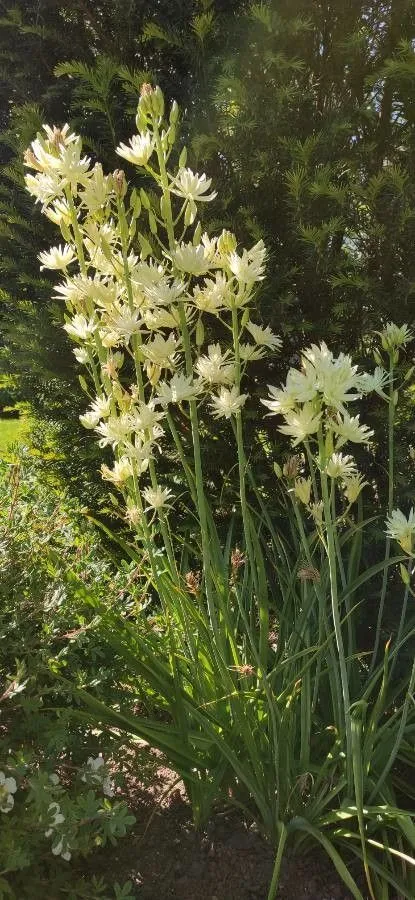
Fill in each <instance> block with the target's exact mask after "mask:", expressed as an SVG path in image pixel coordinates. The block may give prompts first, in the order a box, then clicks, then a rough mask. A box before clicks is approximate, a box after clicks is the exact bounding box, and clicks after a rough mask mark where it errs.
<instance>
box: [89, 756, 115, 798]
mask: <svg viewBox="0 0 415 900" xmlns="http://www.w3.org/2000/svg"><path fill="white" fill-rule="evenodd" d="M81 777H82V781H85V782H87V783H88V784H91V785H94V786H99V787H101V788H102V791H103V793H104V794H105V796H106V797H113V796H114V783H113V781H111V778H110V777H109V775H108V772H107V770H106V768H105V760H104V759H103V757H102V756H97V757H96V758H95V759H94V758H93V757H92V756H90V757H89V758H88V760H87V762H86V765H85V769H84V772H83V774H82V776H81Z"/></svg>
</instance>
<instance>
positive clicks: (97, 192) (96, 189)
mask: <svg viewBox="0 0 415 900" xmlns="http://www.w3.org/2000/svg"><path fill="white" fill-rule="evenodd" d="M111 191H112V186H111V181H110V177H109V176H108V175H104V173H103V171H102V166H101V164H100V163H96V164H95V166H94V168H93V169H92V172H91V176H90V178H88V181H87V182H86V184H85V187H84V189H83V191H82V192H81V195H80V196H81V200H82V203H83V204H84V206H86V207H87V209H88V210H89V212H90V213H92V214H93V213H95V212H97V210H99V209H102V207H103V206H104V205H105V203H106V202H107V200H108V197H109V196H110V194H111Z"/></svg>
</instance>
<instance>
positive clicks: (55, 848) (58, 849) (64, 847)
mask: <svg viewBox="0 0 415 900" xmlns="http://www.w3.org/2000/svg"><path fill="white" fill-rule="evenodd" d="M52 853H53V855H54V856H61V857H62V859H64V860H66V862H69V860H70V858H71V853H70V852H69V850H68V844H67V842H65V844H64V840H63V838H62V837H58V840H57V841H56V843H54V844H53V845H52Z"/></svg>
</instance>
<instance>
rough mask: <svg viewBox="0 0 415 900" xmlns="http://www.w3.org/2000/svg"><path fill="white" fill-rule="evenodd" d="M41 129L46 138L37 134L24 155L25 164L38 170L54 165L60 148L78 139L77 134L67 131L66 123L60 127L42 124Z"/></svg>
mask: <svg viewBox="0 0 415 900" xmlns="http://www.w3.org/2000/svg"><path fill="white" fill-rule="evenodd" d="M43 129H44V131H45V132H46V139H45V138H44V136H43V135H42V134H38V135H37V138H36V140H34V141H33V142H32V144H31V146H30V147H29V149H28V150H26V153H25V156H24V164H25V166H29V168H31V169H37V171H38V172H42V171H44V170H46V169H49V168H51V167H52V168H53V167H55V166H56V159H57V158H58V153H59V150H60V148H61V147H65V146H68V144H72V143H74V142H75V141H79V138H78V136H77V135H76V134H74V133H73V132H70V131H69V125H68V123H66V124H65V125H63V127H62V128H59V127H58V126H57V125H53V126H52V127H51V126H50V125H44V126H43Z"/></svg>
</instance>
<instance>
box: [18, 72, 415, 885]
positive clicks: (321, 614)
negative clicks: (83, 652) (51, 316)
mask: <svg viewBox="0 0 415 900" xmlns="http://www.w3.org/2000/svg"><path fill="white" fill-rule="evenodd" d="M177 123H178V109H177V106H176V104H175V103H173V106H172V108H171V110H170V114H169V117H168V121H166V120H165V111H164V99H163V96H162V94H161V92H160V90H159V89H158V88H155V89H153V88H152V87H150V86H149V85H144V86H143V89H142V94H141V97H140V101H139V104H138V112H137V129H138V133H137V134H136V135H134V136H133V137H132V138H131V140H130V142H129V145H125V144H121V145H120V146H119V148H118V151H117V152H118V153H119V155H120V156H121V157H122V158H124V159H125V160H127V161H128V162H129V163H131V164H133V165H135V166H137V167H138V169H139V172H140V175H142V176H149V177H150V178H151V179H152V182H153V189H152V191H151V193H147V192H146V191H144V190H143V189H141V190H140V192H137V190H136V189H133V190H131V191H130V192H129V190H128V186H127V183H126V179H125V175H124V173H123V172H122V171H120V170H117V171H115V172H114V173H113V174H112V175H105V174H104V173H103V171H102V168H101V166H100V165H99V164H96V165H95V166H93V167H91V163H90V160H89V159H88V158H86V157H85V156H82V145H81V140H80V138H79V137H78V136H76V135H74V134H71V133H70V131H69V127H68V126H67V125H65V126H64V127H63V128H50V127H45V135H43V136H40V135H39V136H38V137H37V139H36V140H35V141H34V142H33V144H32V146H31V148H30V149H29V150H28V151H27V154H26V163H27V165H28V166H29V167H30V168H31V169H32V170H34V172H35V174H29V175H28V176H27V179H26V181H27V187H28V189H29V191H30V192H31V193H32V194H33V195H34V196H35V197H36V198H37V200H39V201H40V202H41V203H42V205H43V210H44V212H45V214H46V215H47V216H48V217H49V218H50V219H51V220H52V221H54V222H56V224H57V225H58V226H59V227H60V229H61V233H62V238H63V241H64V242H65V243H64V244H60V245H59V246H56V247H52V248H51V250H49V251H48V252H45V253H43V254H41V263H42V265H43V266H45V267H48V268H52V269H57V270H60V271H62V272H63V273H64V276H65V277H64V281H63V282H62V283H61V284H59V285H58V286H57V288H56V294H57V296H59V297H61V298H63V299H64V300H65V302H66V307H67V311H68V321H67V323H66V325H65V328H66V331H67V333H68V335H69V336H70V337H71V338H72V339H73V340H74V341H75V342H76V344H77V346H76V348H75V350H74V353H75V356H76V358H77V360H78V361H79V362H80V363H81V364H82V365H84V366H85V367H86V371H87V373H88V381H86V380H84V379H83V384H84V386H85V390H86V391H87V392H88V393H89V394H90V396H91V404H90V406H89V408H88V410H87V411H86V412H85V415H84V416H83V417H82V420H83V423H84V425H85V426H86V427H87V428H90V429H94V430H95V431H96V432H97V434H98V435H99V441H100V445H101V446H102V447H107V446H110V447H112V449H113V451H114V462H113V465H112V467H109V466H107V465H103V467H102V474H103V477H104V479H106V480H108V481H110V482H112V483H113V484H114V485H115V486H116V487H117V488H118V489H119V491H120V494H121V496H122V501H121V502H122V505H123V506H124V512H125V516H126V518H127V521H128V523H129V525H130V527H131V529H132V532H133V535H134V537H133V539H132V541H131V543H130V545H129V546H127V544H125V545H124V547H125V549H126V550H127V551H128V552H129V553H130V555H131V556H132V558H134V559H135V560H136V561H137V562H138V564H139V570H140V573H141V576H142V579H143V595H144V594H145V593H147V594H148V595H149V597H150V599H151V603H152V606H151V607H150V609H151V612H152V616H151V617H149V618H148V619H147V620H146V621H145V622H144V627H140V629H138V628H137V627H136V625H135V623H134V620H132V619H131V617H130V619H128V617H127V616H126V617H124V618H123V617H118V616H116V615H115V614H112V613H111V612H108V610H105V611H103V614H102V619H103V622H102V627H103V629H104V632H105V634H106V640H107V641H108V643H109V644H110V646H112V647H113V649H114V651H115V652H116V653H117V654H118V655H119V657H121V658H122V659H123V660H124V661H125V665H126V666H127V667H128V669H129V672H130V675H131V673H136V675H137V679H140V680H144V682H145V683H146V684H147V687H148V690H149V693H150V694H151V697H152V704H153V705H155V706H156V707H158V715H157V716H156V717H154V719H151V718H144V717H142V716H134V715H133V714H132V713H130V712H129V711H128V709H127V708H125V709H124V708H123V709H115V708H110V707H109V706H105V705H104V704H103V703H101V702H99V701H98V700H97V699H95V698H94V696H93V694H92V693H90V692H88V691H87V690H85V691H79V692H78V693H79V695H80V697H81V698H82V699H83V700H84V702H85V703H86V704H87V705H88V707H89V709H90V713H91V715H94V716H95V717H96V718H97V719H99V720H100V722H102V723H107V724H109V725H113V726H114V725H115V726H117V727H118V728H123V729H126V730H127V731H129V732H131V733H133V734H137V735H139V736H140V737H141V738H144V739H146V740H147V741H149V742H150V743H151V744H152V745H153V746H156V747H158V748H159V749H161V750H162V751H163V752H164V753H165V754H166V756H167V757H168V759H169V761H170V763H171V765H172V766H174V767H175V768H176V769H177V771H178V772H179V773H180V774H181V775H182V777H183V779H184V781H185V784H186V787H187V790H188V793H189V797H190V799H191V802H192V804H193V809H194V816H195V821H196V823H197V824H199V823H201V822H203V821H204V820H205V819H206V817H207V816H208V815H209V811H210V809H211V806H212V803H213V802H214V801H215V800H217V799H219V798H222V800H223V799H224V798H225V799H226V801H227V802H231V803H233V804H236V805H237V806H239V807H240V808H242V810H244V812H245V814H246V815H247V816H248V817H251V818H252V819H256V820H257V822H258V823H259V825H260V827H261V828H262V830H263V832H264V833H265V834H266V835H267V836H268V837H269V838H270V839H271V840H272V841H273V842H274V843H275V845H276V847H277V854H276V863H275V871H274V877H273V880H272V884H271V886H270V893H269V897H270V898H272V897H274V895H275V892H276V888H277V883H278V875H279V868H280V863H281V858H282V855H283V851H284V847H285V844H286V842H287V840H288V841H289V842H290V843H291V845H292V846H293V847H296V848H297V849H301V850H302V852H304V851H305V850H307V849H309V848H310V847H311V846H312V845H313V844H314V843H315V842H316V841H317V842H320V844H322V846H323V847H324V848H325V849H326V851H327V852H328V853H329V855H330V857H331V859H332V860H333V862H334V864H335V866H336V867H337V869H338V871H339V873H340V875H341V877H342V878H343V879H344V881H345V883H346V884H347V886H348V888H349V890H350V892H351V893H352V895H353V896H354V897H355V898H360V900H362V896H363V895H362V893H361V890H360V888H359V887H358V884H357V883H356V880H355V878H354V877H353V874H352V872H351V870H349V868H347V866H346V864H345V861H344V860H345V859H347V860H350V858H352V857H353V858H354V859H355V862H356V863H360V862H361V861H362V862H363V865H364V869H365V872H366V878H367V884H368V889H369V892H370V895H371V897H376V898H377V897H379V898H380V897H382V898H385V897H388V896H389V893H388V891H389V890H390V888H391V887H392V888H393V889H394V890H398V891H399V892H400V893H401V894H402V896H404V897H407V898H410V897H411V896H413V892H414V887H415V881H414V878H413V876H412V875H410V874H409V870H410V869H411V866H412V865H413V863H414V860H413V859H412V855H411V854H412V851H413V848H414V845H415V829H414V828H413V825H412V823H411V818H410V811H409V809H407V808H406V806H405V803H406V804H407V803H408V796H409V797H412V795H413V791H412V790H411V789H410V788H409V781H410V780H408V779H407V778H406V773H407V771H410V770H411V767H413V765H414V763H415V759H414V754H413V743H412V736H413V729H414V727H415V714H414V707H413V702H412V693H413V688H414V684H415V667H414V668H413V670H412V673H411V674H410V676H409V677H407V678H406V679H402V680H401V681H398V680H397V679H395V680H394V681H392V680H391V678H390V671H391V670H392V669H394V668H395V666H396V662H397V659H398V655H399V653H401V652H402V649H403V648H406V646H407V645H408V641H409V640H410V639H411V637H412V636H413V634H414V629H413V627H412V625H411V621H410V619H409V617H408V615H407V606H408V598H409V596H412V588H411V585H410V577H411V560H412V539H413V534H414V532H415V524H414V522H413V516H412V514H411V516H410V519H409V520H406V519H404V517H403V514H402V513H400V512H399V511H396V510H395V511H394V510H393V473H394V468H393V431H394V419H395V410H396V404H397V400H398V387H399V384H398V379H399V378H400V359H401V357H402V353H403V351H404V348H405V345H406V344H407V343H408V342H409V340H410V339H411V335H410V332H409V330H408V329H407V328H406V326H402V327H400V328H399V327H397V326H395V325H393V324H390V323H389V324H388V325H387V326H386V328H385V329H384V331H383V332H382V337H381V342H382V346H381V347H380V348H379V349H378V350H377V351H376V355H377V362H378V366H377V368H376V369H375V371H374V372H372V373H371V374H369V373H363V372H360V371H359V370H358V368H357V366H355V365H353V363H352V361H351V359H350V357H349V356H346V355H344V354H340V355H339V356H338V357H334V356H333V354H332V353H331V351H330V350H329V349H328V348H327V347H326V345H325V344H324V343H323V344H321V345H320V346H312V347H311V348H309V349H308V350H306V351H304V354H303V356H302V363H301V368H300V369H298V370H297V369H291V370H290V371H289V373H288V377H287V383H286V385H285V386H284V387H283V388H270V395H269V399H264V401H263V402H264V404H265V406H266V407H267V408H268V410H269V413H271V414H278V415H282V416H283V417H284V424H283V425H282V426H281V427H280V431H281V432H282V433H284V434H286V435H288V436H289V437H290V438H291V439H292V443H293V446H294V447H298V448H299V452H298V453H297V454H296V455H292V456H290V457H289V458H288V460H287V461H286V462H285V464H284V467H283V469H282V468H281V467H280V466H279V465H278V464H277V463H276V464H275V472H276V476H277V477H276V502H275V505H274V506H273V508H269V507H268V505H267V504H266V502H265V500H264V495H263V492H262V490H261V485H260V484H256V481H255V472H254V471H253V469H252V465H251V463H250V460H249V458H248V456H247V454H246V450H245V446H244V431H243V411H244V407H245V404H246V403H247V401H248V402H250V401H249V398H248V395H247V393H244V392H243V391H244V390H246V389H245V387H244V384H245V383H246V382H244V384H243V379H244V375H245V369H246V367H247V366H248V365H249V362H250V361H251V360H256V359H261V358H263V357H264V356H265V355H266V354H267V353H270V354H272V353H275V352H276V351H277V350H278V349H279V348H280V340H279V338H278V337H277V336H276V335H274V334H273V333H272V332H271V330H270V328H269V327H267V326H263V325H260V324H258V323H257V322H255V321H253V320H252V318H251V316H252V315H253V310H254V303H255V289H256V287H257V285H258V283H259V282H260V281H261V280H262V279H263V278H264V273H265V262H266V251H265V247H264V245H263V243H262V241H259V242H258V243H257V244H256V245H255V246H254V247H252V248H251V249H249V250H240V249H238V245H237V239H236V237H235V236H234V235H233V234H230V233H229V232H226V231H223V232H222V233H221V234H220V236H219V237H209V236H208V235H207V234H206V233H202V228H201V224H200V221H199V219H198V207H199V204H200V203H204V202H209V201H211V200H213V199H214V197H215V194H214V192H212V191H211V182H210V179H209V178H207V177H206V176H205V175H201V176H200V175H198V174H195V173H193V172H192V171H191V170H190V169H188V168H186V167H185V166H186V151H185V150H182V151H181V153H180V155H179V159H178V165H175V166H173V161H174V160H175V159H176V158H177V157H176V155H175V143H176V129H177ZM210 317H214V320H215V333H216V334H221V335H223V340H222V341H220V342H217V343H215V344H208V346H207V347H206V346H205V345H206V343H207V342H206V341H205V334H206V333H207V332H208V328H209V319H210ZM382 353H383V354H384V355H386V358H387V360H388V367H387V369H384V368H383V364H382V358H381V354H382ZM369 392H376V393H377V394H378V395H380V396H381V397H383V398H384V399H385V402H388V403H389V449H390V465H389V476H390V479H389V481H390V490H389V497H388V508H389V525H388V534H389V537H388V538H387V540H386V552H385V555H384V557H383V558H382V559H379V561H378V562H377V563H376V564H375V565H371V566H369V565H368V564H367V559H366V551H365V536H366V534H367V535H368V536H369V538H370V537H371V536H373V531H371V528H372V523H371V522H368V523H365V522H364V520H363V512H362V508H363V507H362V499H361V493H362V491H363V489H364V488H365V486H366V482H365V480H364V478H363V476H362V475H361V474H359V472H358V469H357V464H356V462H355V460H354V458H353V457H352V456H351V455H350V453H345V452H344V447H345V445H346V444H350V443H354V444H357V445H363V446H364V445H368V444H369V443H370V442H371V440H372V438H373V432H372V431H371V430H370V429H369V428H367V427H366V426H365V425H362V424H361V423H360V421H359V416H358V415H355V414H353V408H354V406H355V404H356V402H357V401H358V399H359V397H361V396H363V395H365V394H367V393H369ZM209 415H211V420H210V421H212V420H219V421H220V423H221V424H223V427H224V428H225V427H226V428H227V429H228V430H229V436H230V439H232V440H234V441H235V448H236V458H237V466H236V467H235V471H237V473H238V477H237V484H236V490H235V493H234V498H233V510H231V514H230V525H229V529H228V531H227V533H225V534H224V531H223V527H222V523H221V521H220V517H219V516H218V515H217V514H216V512H217V511H216V510H215V509H214V508H212V503H211V502H210V497H209V484H206V481H205V479H204V464H203V462H204V461H203V453H204V446H205V443H204V437H205V431H206V429H208V424H207V423H208V422H209V418H208V417H209ZM213 427H214V429H216V430H217V428H218V426H217V424H216V423H215V424H214V426H213ZM186 432H187V433H190V434H191V442H190V443H189V441H188V440H187V439H186V440H185V438H184V436H183V435H184V433H186ZM216 437H217V439H218V436H217V435H216ZM261 439H262V444H263V446H264V451H265V452H266V453H268V455H269V457H270V462H271V461H272V459H271V457H272V447H271V446H270V445H269V440H267V438H266V434H265V430H264V432H263V434H262V435H261ZM189 447H191V449H192V453H190V452H189ZM167 455H168V456H169V459H174V460H175V462H176V468H177V473H179V471H181V475H180V477H179V475H177V482H175V481H174V480H173V482H172V485H173V486H169V487H167V486H166V484H165V483H164V482H163V480H162V479H161V478H160V470H162V469H161V463H162V461H163V457H164V456H167ZM223 479H224V481H225V475H223ZM184 483H185V485H186V489H184V488H183V484H184ZM175 484H177V491H175ZM216 487H217V486H216ZM187 506H189V507H190V511H191V521H192V522H193V525H191V526H190V527H189V528H188V529H187V531H186V530H184V529H183V527H182V517H181V512H182V511H183V509H184V508H186V507H187ZM186 521H187V522H188V521H189V517H188V516H187V518H186ZM395 538H396V539H398V541H400V544H401V547H402V550H403V551H404V552H403V554H401V555H398V556H392V555H391V541H392V539H395ZM406 558H407V559H408V560H409V562H408V566H407V568H405V567H404V568H403V569H402V578H403V580H404V601H403V609H402V616H401V622H400V624H399V629H398V633H397V636H396V639H395V640H394V642H393V643H390V642H389V643H387V645H386V648H385V650H384V653H383V658H382V654H381V652H380V650H381V644H382V635H383V629H382V620H383V610H384V605H385V601H386V598H387V593H388V589H389V588H390V583H391V578H390V577H389V574H390V572H391V571H392V572H393V571H395V570H396V564H398V563H400V562H402V561H405V559H406ZM392 566H394V567H395V569H391V567H392ZM378 579H380V581H381V585H380V586H379V592H380V603H379V620H378V627H377V630H376V635H375V637H374V638H373V640H372V644H371V646H369V647H362V646H361V641H360V640H359V635H358V633H357V631H358V629H357V625H358V623H359V622H360V621H361V607H362V605H363V604H364V602H365V592H366V591H367V589H368V586H369V585H370V586H371V590H374V589H376V588H377V586H378ZM155 611H156V612H157V616H156V619H155V618H154V615H153V614H154V612H155ZM160 711H161V712H162V716H161V717H160ZM400 797H401V798H402V797H404V798H405V803H404V800H402V801H401V802H402V808H401V807H400V801H399V798H400Z"/></svg>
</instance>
